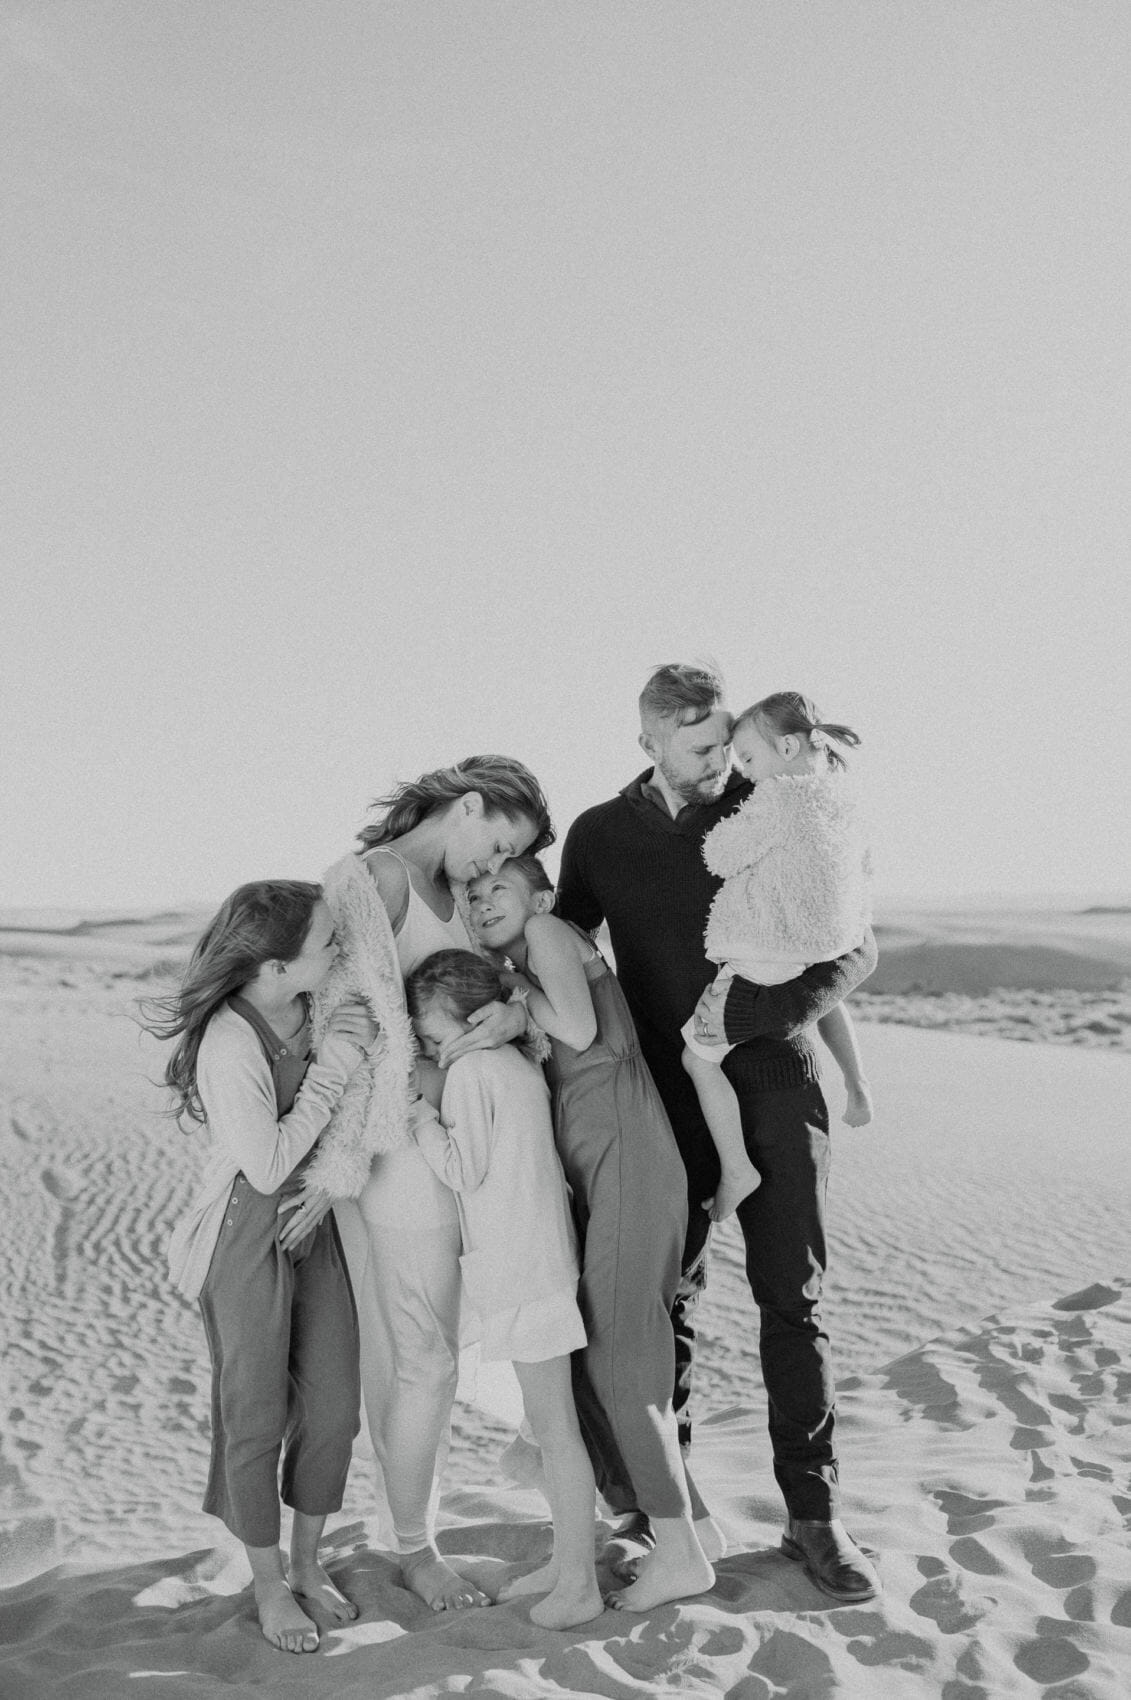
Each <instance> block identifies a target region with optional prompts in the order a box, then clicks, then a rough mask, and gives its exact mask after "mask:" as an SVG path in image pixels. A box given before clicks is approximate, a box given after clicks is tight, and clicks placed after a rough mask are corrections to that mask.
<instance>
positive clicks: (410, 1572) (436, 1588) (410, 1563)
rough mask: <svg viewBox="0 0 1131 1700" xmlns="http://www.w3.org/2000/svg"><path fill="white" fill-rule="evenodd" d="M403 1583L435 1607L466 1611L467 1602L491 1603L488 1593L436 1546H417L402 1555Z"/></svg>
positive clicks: (427, 1604)
mask: <svg viewBox="0 0 1131 1700" xmlns="http://www.w3.org/2000/svg"><path fill="white" fill-rule="evenodd" d="M400 1566H401V1576H402V1577H403V1578H404V1585H405V1587H406V1588H408V1589H410V1590H411V1591H412V1593H414V1594H416V1595H418V1596H419V1598H420V1599H422V1600H423V1601H424V1604H425V1605H426V1606H429V1607H431V1609H432V1610H433V1611H465V1610H466V1609H467V1607H468V1606H489V1605H490V1604H491V1601H490V1600H489V1599H488V1598H487V1595H486V1594H485V1593H483V1592H482V1590H481V1589H479V1588H477V1587H476V1586H475V1584H474V1582H469V1581H468V1580H467V1578H466V1576H461V1575H460V1574H459V1572H458V1571H456V1570H453V1569H452V1567H451V1565H450V1564H448V1563H447V1561H446V1560H445V1559H443V1558H441V1557H440V1554H439V1552H438V1551H437V1550H436V1548H435V1547H434V1546H426V1547H418V1548H417V1550H416V1551H415V1552H402V1553H401V1555H400Z"/></svg>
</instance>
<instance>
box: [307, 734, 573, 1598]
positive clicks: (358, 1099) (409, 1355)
mask: <svg viewBox="0 0 1131 1700" xmlns="http://www.w3.org/2000/svg"><path fill="white" fill-rule="evenodd" d="M374 806H375V808H378V809H381V810H382V811H383V813H382V814H381V815H380V817H379V818H378V819H377V820H376V821H375V822H373V823H372V824H371V825H369V826H367V827H366V828H365V830H364V831H363V832H362V833H361V835H360V838H361V846H362V848H361V850H360V852H358V853H356V854H350V855H348V856H345V857H343V859H342V860H341V861H340V862H337V863H335V864H334V866H333V867H332V868H331V869H330V870H329V871H328V873H327V875H326V878H325V881H324V891H325V897H326V902H327V903H328V904H329V906H330V910H331V913H332V914H333V916H334V920H335V924H336V927H337V930H338V934H339V937H340V939H341V955H340V957H339V959H338V961H337V963H336V964H335V966H334V968H333V970H332V971H331V973H330V974H329V975H328V976H327V979H326V981H325V983H324V985H323V987H322V988H321V990H320V992H319V996H318V999H317V1001H316V1005H315V1035H316V1037H317V1035H318V1034H320V1032H321V1030H322V1028H323V1026H324V1024H326V1023H327V1022H328V1021H329V1019H330V1017H331V1014H332V1012H333V1010H334V1009H335V1008H336V1007H337V1006H338V1005H339V1004H341V1003H343V1002H347V1003H355V1002H356V1001H357V1000H358V998H359V997H360V998H361V999H362V1001H363V1002H364V1003H365V1004H366V1005H367V1006H368V1008H369V1009H370V1011H371V1012H372V1014H373V1015H374V1017H375V1018H376V1020H377V1022H378V1024H379V1026H380V1028H381V1039H380V1040H379V1041H378V1043H377V1046H376V1047H375V1049H374V1052H373V1055H372V1058H371V1059H370V1060H368V1061H367V1063H366V1064H365V1065H364V1066H363V1067H362V1068H361V1069H359V1070H358V1071H357V1074H356V1075H355V1076H354V1077H353V1079H352V1080H351V1082H350V1086H349V1087H348V1088H347V1090H346V1093H345V1094H344V1096H343V1098H342V1100H341V1103H340V1104H339V1106H338V1108H337V1110H336V1111H335V1113H334V1115H333V1117H332V1118H331V1120H330V1124H329V1126H328V1128H327V1130H326V1132H325V1133H324V1134H323V1137H322V1141H321V1144H320V1146H319V1149H318V1151H317V1152H316V1154H315V1157H314V1159H313V1161H312V1162H311V1164H310V1167H309V1170H308V1171H307V1181H306V1185H305V1187H304V1189H303V1191H302V1193H300V1194H299V1195H298V1196H297V1199H296V1200H294V1201H293V1203H294V1205H295V1208H294V1215H293V1216H292V1218H291V1222H290V1224H289V1225H288V1227H287V1228H286V1229H285V1230H284V1233H283V1235H282V1236H281V1243H288V1244H289V1243H294V1242H295V1241H297V1240H298V1239H301V1237H302V1236H303V1235H304V1234H305V1233H306V1232H308V1231H309V1229H310V1228H311V1227H313V1226H314V1225H315V1224H316V1223H317V1222H318V1221H319V1220H320V1219H321V1217H322V1216H323V1215H324V1214H325V1212H326V1210H327V1209H328V1208H329V1206H330V1204H331V1202H333V1203H335V1205H336V1215H337V1219H338V1226H339V1229H340V1232H341V1236H342V1242H343V1245H344V1246H345V1251H346V1258H347V1262H348V1264H349V1272H350V1278H351V1280H352V1282H353V1289H354V1295H355V1297H356V1300H357V1307H358V1322H359V1326H360V1332H361V1376H362V1388H363V1392H364V1398H365V1408H366V1417H367V1420H368V1424H369V1431H370V1436H371V1438H372V1442H373V1450H374V1452H375V1454H376V1457H377V1463H378V1466H379V1469H380V1472H381V1475H382V1476H383V1478H384V1487H385V1493H386V1495H387V1498H388V1504H389V1510H390V1512H391V1518H392V1525H393V1531H394V1535H395V1538H396V1543H397V1550H398V1553H399V1556H400V1562H401V1570H402V1574H403V1576H404V1580H405V1584H406V1586H407V1587H409V1588H410V1589H411V1590H412V1591H413V1592H414V1593H416V1594H418V1595H419V1596H420V1598H421V1599H422V1600H424V1601H425V1603H426V1604H427V1605H429V1606H430V1607H431V1608H432V1609H433V1610H434V1611H445V1610H458V1609H459V1608H461V1607H463V1606H468V1605H486V1604H489V1603H490V1602H489V1601H488V1600H487V1598H486V1596H485V1595H483V1594H482V1593H480V1591H479V1590H478V1589H477V1588H475V1587H473V1586H472V1584H471V1583H469V1582H468V1581H467V1580H466V1579H465V1578H464V1577H462V1576H460V1575H458V1574H457V1572H456V1571H455V1570H453V1569H452V1567H451V1566H450V1565H449V1564H447V1563H446V1562H445V1560H444V1559H443V1558H441V1556H440V1554H439V1552H438V1550H437V1548H436V1545H435V1541H434V1539H433V1536H432V1518H431V1509H430V1507H431V1501H432V1497H433V1483H434V1480H435V1476H436V1461H437V1454H438V1452H439V1450H440V1447H441V1445H442V1443H443V1441H444V1439H445V1436H446V1434H447V1428H448V1422H449V1419H450V1415H451V1408H452V1401H453V1399H454V1397H455V1387H456V1373H457V1364H458V1333H459V1293H460V1285H459V1281H460V1277H459V1256H460V1250H461V1246H460V1235H459V1222H458V1217H457V1214H456V1207H455V1202H454V1199H453V1196H452V1194H451V1192H450V1191H449V1190H448V1188H446V1187H445V1186H444V1185H443V1183H442V1182H441V1181H440V1180H439V1179H438V1178H437V1177H436V1176H435V1175H434V1174H433V1173H432V1171H431V1169H429V1167H428V1165H427V1163H426V1162H425V1161H424V1159H423V1157H422V1156H421V1155H420V1152H419V1151H418V1150H417V1148H416V1145H415V1143H414V1142H413V1141H412V1140H411V1139H410V1138H409V1137H408V1135H409V1129H410V1125H411V1123H412V1121H413V1119H414V1118H415V1117H418V1116H420V1115H425V1116H427V1117H431V1116H432V1115H433V1113H434V1112H433V1111H432V1110H431V1108H430V1107H429V1106H427V1105H423V1104H422V1102H421V1100H420V1099H419V1097H418V1096H417V1097H416V1098H415V1100H414V1101H412V1100H413V1090H414V1088H412V1086H411V1083H412V1081H413V1044H412V1035H411V1030H410V1028H409V1024H408V1017H407V1015H406V1013H405V1008H404V991H403V988H404V979H405V976H406V975H408V974H410V973H411V972H412V970H413V969H414V968H415V967H416V966H417V965H418V963H420V962H422V961H423V960H424V958H425V957H427V956H430V955H432V953H433V952H434V951H437V950H444V949H450V948H453V947H455V948H457V949H463V950H468V949H474V948H475V944H474V942H473V940H472V938H471V936H470V934H469V932H468V930H467V927H466V925H465V923H464V920H463V917H462V914H461V910H460V907H459V906H458V905H457V901H456V894H457V892H459V893H461V894H462V891H463V888H464V887H465V886H466V885H467V883H468V881H469V880H472V879H475V878H477V877H478V876H479V875H480V874H483V873H494V872H497V870H498V869H499V868H500V867H501V866H502V864H503V863H504V862H505V861H506V860H507V859H508V858H509V857H512V856H516V855H521V854H522V853H523V851H525V850H532V849H541V848H544V847H545V846H546V845H548V844H550V843H552V842H553V837H554V831H553V827H552V825H551V823H550V816H549V810H548V808H547V805H546V799H545V797H544V796H543V794H542V789H541V787H540V785H539V784H538V781H537V780H536V779H535V777H534V775H533V774H532V773H531V772H530V771H529V770H528V769H527V768H526V767H524V766H523V765H522V763H521V762H518V761H513V760H511V759H509V758H508V757H506V756H469V757H468V758H467V759H466V760H465V761H461V762H457V763H456V765H455V766H454V767H450V768H441V769H438V770H437V771H435V772H433V773H426V774H423V775H422V776H421V777H420V779H418V780H416V781H415V782H413V783H411V784H406V785H401V786H398V787H397V789H396V790H395V791H393V792H392V793H391V795H389V796H388V797H384V798H381V799H379V801H378V803H377V804H375V805H374ZM476 1015H477V1017H478V1019H477V1020H476V1021H475V1023H474V1031H473V1032H472V1033H470V1034H468V1035H467V1036H466V1037H465V1038H464V1039H463V1040H462V1041H461V1044H460V1049H461V1050H465V1049H469V1048H478V1047H487V1048H490V1047H493V1046H497V1045H501V1044H505V1043H507V1042H508V1041H509V1040H511V1039H514V1038H516V1037H517V1036H518V1035H519V1034H520V1033H521V1032H522V1031H523V1029H524V1028H525V1025H526V1015H525V1010H524V1009H522V1008H521V1007H520V1006H512V1005H506V1004H490V1005H488V1006H487V1007H486V1008H485V1009H484V1010H483V1011H477V1012H476ZM445 1060H447V1059H445Z"/></svg>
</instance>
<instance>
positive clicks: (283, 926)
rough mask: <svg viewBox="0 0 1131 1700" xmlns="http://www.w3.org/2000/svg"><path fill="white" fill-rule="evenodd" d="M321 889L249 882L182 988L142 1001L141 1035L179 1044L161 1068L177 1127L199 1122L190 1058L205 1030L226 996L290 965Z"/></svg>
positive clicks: (210, 932) (206, 938)
mask: <svg viewBox="0 0 1131 1700" xmlns="http://www.w3.org/2000/svg"><path fill="white" fill-rule="evenodd" d="M321 895H322V887H321V886H320V885H313V884H311V883H310V882H309V881H307V880H255V881H253V882H252V883H251V884H249V885H241V886H240V887H239V889H238V890H237V891H233V893H232V895H231V896H230V897H228V898H226V899H225V900H224V902H223V903H222V904H221V905H220V907H219V909H218V910H217V911H216V913H215V915H214V916H213V917H212V919H211V921H209V923H208V925H207V926H206V927H205V929H204V931H203V932H202V933H201V935H200V938H199V939H198V940H197V943H196V948H195V950H194V951H193V953H192V957H191V959H190V961H189V965H188V968H187V969H186V970H185V977H184V979H183V980H182V982H181V985H180V989H179V990H178V991H176V992H173V993H172V994H171V995H170V996H169V997H164V998H146V999H144V1000H143V1005H142V1007H143V1010H144V1013H145V1014H146V1015H147V1016H148V1017H149V1020H148V1021H147V1022H145V1024H144V1025H145V1027H146V1031H147V1032H149V1033H152V1034H153V1036H154V1038H156V1039H177V1038H179V1039H180V1043H179V1044H178V1045H177V1048H176V1049H175V1051H174V1052H173V1054H172V1056H171V1057H170V1058H169V1061H168V1063H167V1064H166V1067H165V1084H166V1085H167V1086H168V1087H169V1088H170V1090H171V1092H172V1094H173V1114H174V1115H175V1116H176V1119H177V1121H178V1122H181V1123H182V1125H183V1118H184V1117H185V1116H187V1117H188V1119H189V1120H190V1121H193V1122H202V1121H203V1120H204V1106H203V1105H202V1104H201V1101H200V1093H199V1092H198V1091H197V1087H196V1059H197V1054H198V1053H199V1051H200V1041H201V1039H202V1038H203V1037H204V1029H205V1028H206V1027H207V1026H208V1023H209V1021H210V1020H211V1019H212V1017H213V1015H215V1013H216V1011H217V1010H218V1009H219V1008H220V1006H221V1004H222V1003H223V1002H224V1001H225V999H226V998H228V997H230V996H231V994H232V993H233V992H235V991H238V990H239V988H240V987H241V986H243V985H245V984H246V983H247V981H248V980H253V979H254V978H255V976H256V974H257V973H258V971H259V969H260V968H262V966H263V964H264V963H265V962H273V961H276V960H277V961H279V962H292V961H293V960H294V958H295V957H296V956H297V955H298V954H299V952H300V951H301V949H302V947H303V945H304V944H305V942H306V935H307V933H308V932H309V931H310V922H311V919H312V917H313V915H314V905H315V904H316V903H317V901H318V899H319V898H320V897H321Z"/></svg>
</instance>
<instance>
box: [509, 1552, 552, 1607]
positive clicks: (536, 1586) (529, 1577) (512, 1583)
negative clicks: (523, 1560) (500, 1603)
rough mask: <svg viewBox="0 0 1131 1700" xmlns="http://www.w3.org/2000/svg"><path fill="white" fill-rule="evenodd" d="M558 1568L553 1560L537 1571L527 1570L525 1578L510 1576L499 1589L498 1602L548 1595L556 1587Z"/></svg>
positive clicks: (540, 1566)
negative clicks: (522, 1596)
mask: <svg viewBox="0 0 1131 1700" xmlns="http://www.w3.org/2000/svg"><path fill="white" fill-rule="evenodd" d="M557 1582H558V1566H557V1561H556V1560H555V1559H552V1558H551V1559H550V1561H549V1563H548V1564H542V1565H539V1567H538V1569H537V1570H528V1571H527V1573H526V1575H525V1576H512V1577H511V1578H510V1580H509V1581H508V1582H504V1583H503V1585H502V1587H501V1588H500V1589H499V1594H498V1597H499V1599H500V1600H514V1599H517V1598H518V1597H519V1596H520V1595H521V1594H548V1593H549V1592H550V1591H551V1589H553V1588H555V1587H556V1586H557Z"/></svg>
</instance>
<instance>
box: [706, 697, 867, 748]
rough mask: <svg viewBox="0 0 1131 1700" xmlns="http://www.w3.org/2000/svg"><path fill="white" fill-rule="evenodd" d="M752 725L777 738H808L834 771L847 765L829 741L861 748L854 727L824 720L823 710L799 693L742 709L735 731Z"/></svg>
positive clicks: (763, 701) (735, 724) (769, 698)
mask: <svg viewBox="0 0 1131 1700" xmlns="http://www.w3.org/2000/svg"><path fill="white" fill-rule="evenodd" d="M751 723H752V724H753V725H755V726H757V727H758V729H759V730H762V729H763V728H765V729H767V730H768V731H769V732H770V733H771V734H772V735H773V736H774V737H777V738H787V737H789V736H790V734H792V735H793V736H795V737H805V738H808V740H809V742H810V743H811V744H812V745H813V747H814V748H815V749H823V750H824V752H825V756H826V758H827V760H828V761H829V762H831V764H832V765H833V766H834V767H844V766H846V765H847V764H846V762H845V759H844V757H843V756H842V755H841V753H840V751H839V750H834V749H833V747H832V744H830V743H829V739H830V738H831V739H832V740H833V741H834V742H835V743H838V744H845V745H847V747H848V748H849V749H852V750H854V749H856V748H858V746H859V744H860V736H859V734H858V733H856V732H854V731H853V730H852V727H851V726H841V725H839V724H838V723H837V722H836V721H832V720H822V719H821V714H820V710H819V709H818V708H817V706H816V704H815V703H814V702H813V699H812V698H811V697H806V696H802V694H801V692H800V691H775V692H774V693H773V695H772V696H768V697H763V698H762V700H761V702H756V703H754V705H753V706H752V707H751V708H746V709H743V711H742V713H741V714H740V715H739V716H738V719H737V720H736V721H735V723H734V728H733V731H734V732H737V731H738V729H739V727H740V726H742V725H744V724H746V725H749V724H751Z"/></svg>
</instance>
